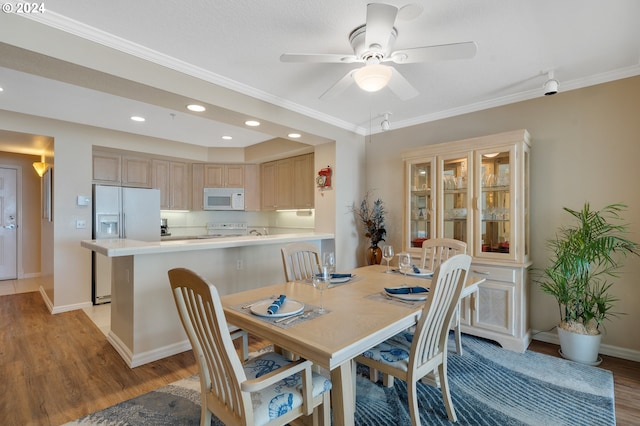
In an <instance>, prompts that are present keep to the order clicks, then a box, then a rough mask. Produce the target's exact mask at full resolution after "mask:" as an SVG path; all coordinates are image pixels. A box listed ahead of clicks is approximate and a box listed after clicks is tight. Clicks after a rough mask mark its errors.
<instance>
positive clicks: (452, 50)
mask: <svg viewBox="0 0 640 426" xmlns="http://www.w3.org/2000/svg"><path fill="white" fill-rule="evenodd" d="M477 50H478V46H477V45H476V43H475V42H474V41H467V42H463V43H452V44H441V45H438V46H424V47H415V48H412V49H402V50H396V51H395V52H393V53H392V54H391V56H390V57H389V60H390V61H393V62H395V63H396V64H412V63H416V62H434V61H447V60H453V59H470V58H473V57H474V56H475V55H476V51H477Z"/></svg>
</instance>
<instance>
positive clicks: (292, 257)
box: [282, 242, 320, 282]
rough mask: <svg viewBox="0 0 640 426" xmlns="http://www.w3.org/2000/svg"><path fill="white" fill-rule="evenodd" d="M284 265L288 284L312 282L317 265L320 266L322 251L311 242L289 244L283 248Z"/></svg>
mask: <svg viewBox="0 0 640 426" xmlns="http://www.w3.org/2000/svg"><path fill="white" fill-rule="evenodd" d="M282 264H283V265H284V277H285V279H286V280H287V282H289V281H305V280H308V281H309V282H311V279H312V278H313V273H314V271H316V268H317V265H320V249H319V248H318V246H317V245H315V244H313V243H309V242H296V243H289V244H287V245H285V246H284V247H282Z"/></svg>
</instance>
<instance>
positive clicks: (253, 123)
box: [244, 120, 260, 127]
mask: <svg viewBox="0 0 640 426" xmlns="http://www.w3.org/2000/svg"><path fill="white" fill-rule="evenodd" d="M244 124H246V125H247V126H251V127H256V126H259V125H260V122H259V121H256V120H247V121H245V122H244Z"/></svg>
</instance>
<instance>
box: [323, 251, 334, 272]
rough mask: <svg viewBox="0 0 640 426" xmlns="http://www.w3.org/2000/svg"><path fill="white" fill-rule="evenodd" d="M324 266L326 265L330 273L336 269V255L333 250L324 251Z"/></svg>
mask: <svg viewBox="0 0 640 426" xmlns="http://www.w3.org/2000/svg"><path fill="white" fill-rule="evenodd" d="M322 266H326V267H327V269H328V271H329V274H332V273H334V272H335V271H336V255H335V253H333V252H332V251H326V252H324V253H322Z"/></svg>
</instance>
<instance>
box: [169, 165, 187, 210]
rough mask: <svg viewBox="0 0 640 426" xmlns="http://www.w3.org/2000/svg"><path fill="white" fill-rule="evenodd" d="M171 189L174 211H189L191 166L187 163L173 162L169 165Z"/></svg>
mask: <svg viewBox="0 0 640 426" xmlns="http://www.w3.org/2000/svg"><path fill="white" fill-rule="evenodd" d="M169 176H170V179H169V184H170V185H169V188H170V194H171V209H172V210H189V207H190V206H189V194H190V193H191V182H190V181H189V166H188V164H187V163H182V162H176V161H171V162H170V163H169Z"/></svg>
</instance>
